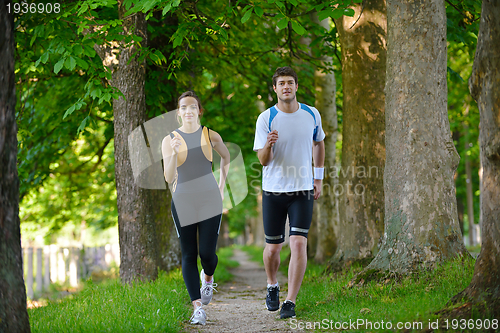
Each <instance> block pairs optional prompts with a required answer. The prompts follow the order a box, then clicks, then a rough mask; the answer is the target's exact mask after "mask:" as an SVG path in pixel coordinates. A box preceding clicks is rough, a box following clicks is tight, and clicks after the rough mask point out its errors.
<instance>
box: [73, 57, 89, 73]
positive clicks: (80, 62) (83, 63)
mask: <svg viewBox="0 0 500 333" xmlns="http://www.w3.org/2000/svg"><path fill="white" fill-rule="evenodd" d="M75 60H76V63H77V65H78V66H80V67H81V68H82V69H84V70H87V69H88V68H89V64H88V63H87V62H86V61H85V60H83V59H81V58H75Z"/></svg>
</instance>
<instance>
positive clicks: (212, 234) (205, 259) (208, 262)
mask: <svg viewBox="0 0 500 333" xmlns="http://www.w3.org/2000/svg"><path fill="white" fill-rule="evenodd" d="M221 217H222V214H219V215H217V216H214V217H211V218H209V219H206V220H204V221H202V222H200V223H198V231H199V244H200V251H199V252H200V259H201V265H202V266H203V271H204V272H205V277H206V278H207V279H206V280H207V281H210V280H211V279H212V276H213V275H214V272H215V268H216V267H217V262H218V258H217V255H216V254H215V250H216V249H217V240H218V237H219V228H220V222H221Z"/></svg>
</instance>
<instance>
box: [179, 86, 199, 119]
mask: <svg viewBox="0 0 500 333" xmlns="http://www.w3.org/2000/svg"><path fill="white" fill-rule="evenodd" d="M184 97H193V98H194V99H196V101H197V102H198V109H199V110H200V117H201V116H203V111H204V110H203V107H202V106H201V100H200V98H199V97H198V95H196V93H195V92H194V91H192V90H188V91H186V92H183V93H182V94H181V95H180V96H179V98H178V99H177V108H179V106H180V105H179V104H180V103H181V99H183V98H184Z"/></svg>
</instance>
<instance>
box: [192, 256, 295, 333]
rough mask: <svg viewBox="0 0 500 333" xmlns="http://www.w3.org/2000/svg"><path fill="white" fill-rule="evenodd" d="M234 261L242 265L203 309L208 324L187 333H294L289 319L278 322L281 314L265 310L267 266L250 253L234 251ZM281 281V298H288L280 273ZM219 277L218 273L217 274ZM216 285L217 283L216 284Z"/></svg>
mask: <svg viewBox="0 0 500 333" xmlns="http://www.w3.org/2000/svg"><path fill="white" fill-rule="evenodd" d="M232 259H233V260H236V261H238V262H239V263H240V266H239V267H237V268H235V269H233V270H231V273H232V274H233V275H234V280H233V281H232V282H230V283H226V284H223V285H220V286H219V287H217V288H216V289H217V290H218V292H217V293H214V297H213V299H212V302H211V303H210V304H209V305H206V306H204V308H205V311H206V313H207V324H206V325H205V326H201V325H196V326H195V325H188V324H186V326H185V327H184V332H200V333H208V332H210V333H219V332H246V333H253V332H295V331H297V330H291V329H290V326H289V324H288V321H287V320H280V319H279V311H275V312H271V311H268V310H267V308H266V302H265V297H266V272H265V270H264V267H261V266H260V265H259V264H257V263H255V262H252V261H250V260H249V258H248V256H247V254H246V253H245V252H243V251H241V250H238V249H234V252H233V258H232ZM279 274H280V275H278V281H279V282H280V284H281V285H282V287H281V289H282V290H281V292H280V299H283V298H284V296H285V295H286V290H284V288H283V286H284V285H285V284H286V277H285V276H283V275H282V274H281V273H279ZM215 278H217V273H216V275H215ZM215 282H217V280H216V281H215Z"/></svg>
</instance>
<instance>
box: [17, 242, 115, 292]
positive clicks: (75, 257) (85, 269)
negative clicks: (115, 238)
mask: <svg viewBox="0 0 500 333" xmlns="http://www.w3.org/2000/svg"><path fill="white" fill-rule="evenodd" d="M112 263H115V264H116V265H117V266H119V265H120V247H119V245H118V244H107V245H105V246H101V247H83V246H82V247H59V246H57V245H47V246H44V247H38V248H33V247H28V248H23V266H24V281H25V282H26V291H27V295H28V298H31V299H33V297H34V293H35V292H36V293H37V294H38V295H39V294H40V293H41V292H42V291H43V290H48V289H49V286H50V284H51V283H56V282H57V283H59V284H61V285H64V284H66V283H68V284H69V285H70V286H72V287H76V286H78V283H79V281H81V280H82V279H86V278H87V277H89V276H90V274H92V272H94V271H100V270H106V269H108V268H109V267H110V265H111V264H112Z"/></svg>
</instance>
